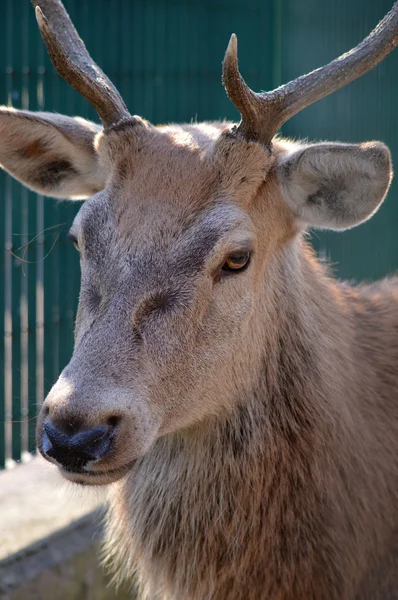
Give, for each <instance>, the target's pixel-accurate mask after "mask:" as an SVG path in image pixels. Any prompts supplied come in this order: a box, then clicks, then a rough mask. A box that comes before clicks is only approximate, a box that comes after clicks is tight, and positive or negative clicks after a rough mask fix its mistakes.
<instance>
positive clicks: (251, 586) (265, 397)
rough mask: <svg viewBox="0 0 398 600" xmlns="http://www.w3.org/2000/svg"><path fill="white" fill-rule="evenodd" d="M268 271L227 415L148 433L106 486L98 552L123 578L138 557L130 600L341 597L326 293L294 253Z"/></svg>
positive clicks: (340, 448) (336, 414) (338, 421)
mask: <svg viewBox="0 0 398 600" xmlns="http://www.w3.org/2000/svg"><path fill="white" fill-rule="evenodd" d="M277 268H278V269H279V273H278V278H279V281H281V282H282V283H281V285H280V287H279V288H278V289H276V288H274V289H273V291H272V298H271V297H269V298H267V303H268V304H267V306H268V309H267V310H268V316H271V322H272V323H273V324H274V326H273V328H272V329H271V328H270V327H269V326H268V327H267V330H266V331H267V334H266V335H265V336H264V337H265V342H264V345H263V346H264V353H263V356H262V359H261V361H260V367H259V369H258V373H257V378H256V380H255V381H254V382H253V385H252V387H251V389H250V390H249V391H248V393H247V394H246V395H245V397H242V398H241V399H240V401H239V402H238V403H237V405H236V409H235V410H234V411H233V412H232V413H231V414H229V415H228V416H224V417H222V418H219V419H217V420H216V419H212V420H211V421H209V422H203V423H202V424H201V425H200V426H196V427H194V428H192V429H191V430H185V431H184V432H182V433H179V434H175V435H170V436H165V437H164V438H162V439H160V440H159V441H158V442H157V443H156V444H155V446H154V447H153V449H152V450H151V451H150V452H149V454H148V455H147V456H146V457H145V458H144V459H142V460H141V461H140V462H139V463H137V465H136V468H135V469H134V470H133V471H132V472H131V474H130V475H129V477H128V478H126V479H125V480H123V481H122V482H120V483H118V484H116V485H115V486H114V489H113V494H114V501H112V511H111V513H110V519H109V522H110V531H111V544H110V547H109V550H110V552H111V554H113V555H116V557H117V561H118V562H119V563H124V565H125V569H126V571H127V573H126V574H127V575H131V571H133V570H134V567H135V565H137V564H138V566H139V572H140V575H141V577H142V581H143V591H142V597H146V596H145V594H147V596H148V597H152V596H154V597H157V596H156V594H155V590H159V589H162V590H166V591H165V595H164V598H187V599H188V598H194V599H196V598H217V599H221V600H223V599H224V598H225V600H226V599H227V598H234V599H236V600H243V599H245V600H250V598H251V597H250V593H251V592H248V590H253V596H252V597H253V600H254V599H257V598H258V597H259V590H261V594H262V595H263V597H270V598H271V597H276V596H277V597H281V598H283V597H285V595H284V593H286V597H295V598H310V597H325V598H326V597H328V596H327V595H325V593H324V592H325V589H327V588H328V587H330V586H331V588H332V589H334V590H335V591H336V593H337V596H336V597H341V598H342V597H345V593H346V591H347V590H346V589H345V588H344V577H343V574H344V572H345V571H347V569H351V567H352V565H351V564H350V562H349V561H348V560H347V557H346V555H344V553H343V552H342V546H343V544H345V547H346V548H347V546H349V542H347V540H344V537H347V534H346V533H344V528H346V527H347V521H349V517H348V515H347V514H346V511H345V508H344V507H345V506H346V505H347V498H346V497H344V496H345V495H346V494H347V488H346V485H345V484H344V481H345V480H347V479H349V477H350V473H349V469H350V468H351V467H347V465H350V464H351V456H350V454H349V443H348V442H349V441H350V439H349V434H348V431H346V430H345V426H344V424H343V423H344V422H345V420H344V413H345V411H346V410H347V409H346V407H345V403H344V401H343V400H342V399H341V396H340V395H339V393H338V391H337V389H336V384H334V388H333V386H332V381H333V367H332V366H331V362H332V361H331V353H333V352H334V351H335V346H334V339H333V334H332V333H333V332H332V331H330V335H329V336H327V340H326V342H324V343H323V344H322V342H321V341H320V340H322V339H324V338H325V332H327V331H328V329H326V330H325V327H328V326H327V323H329V322H330V319H329V320H326V319H325V316H324V314H323V313H322V304H323V303H324V301H325V299H326V297H327V296H328V303H329V304H328V310H329V317H330V311H332V319H333V311H334V312H335V313H336V314H337V312H338V310H339V309H338V299H337V298H333V295H334V294H337V292H336V291H335V290H334V289H331V288H330V287H329V286H328V285H327V281H326V278H324V279H322V278H321V279H319V273H315V271H316V269H317V267H316V266H315V265H314V264H312V261H311V260H310V259H308V258H307V257H305V256H304V258H303V259H302V260H301V263H300V265H299V269H297V265H296V266H295V268H294V269H292V273H290V270H289V269H288V268H287V267H285V268H284V270H283V273H281V267H280V266H279V267H277ZM300 271H301V274H302V278H300ZM304 271H306V273H304ZM297 273H298V275H297ZM311 273H313V276H312V277H311V276H310V275H311ZM304 275H305V281H306V282H307V283H306V286H304V285H303V284H302V281H303V279H304ZM281 276H282V277H281ZM319 282H320V283H319ZM314 292H315V293H316V294H317V295H316V300H314V299H313V298H314V296H313V294H314ZM270 312H272V313H273V314H272V315H270V314H269V313H270ZM308 314H310V315H311V318H310V319H308ZM329 327H330V326H329ZM337 338H338V336H336V339H337ZM333 394H334V395H333ZM332 399H333V402H334V404H333V402H332ZM333 406H334V408H333ZM357 466H358V465H356V467H357ZM347 469H348V470H347ZM342 479H343V481H342ZM351 500H352V499H351ZM353 502H354V501H353ZM354 505H355V502H354ZM347 510H348V508H347ZM332 522H333V523H334V524H333V527H334V528H335V530H334V534H333V535H336V536H339V535H340V536H341V539H340V540H339V541H337V540H333V543H332V542H331V539H330V536H331V533H330V528H331V523H332ZM132 540H133V544H132ZM132 547H133V550H132V551H131V548H132ZM126 553H127V556H128V557H129V559H130V561H131V562H130V563H129V562H128V561H126ZM265 565H266V567H265ZM347 580H348V577H347ZM351 580H352V578H351ZM283 590H284V592H283ZM339 591H340V592H341V594H340V596H339V595H338V593H339ZM289 594H290V595H289Z"/></svg>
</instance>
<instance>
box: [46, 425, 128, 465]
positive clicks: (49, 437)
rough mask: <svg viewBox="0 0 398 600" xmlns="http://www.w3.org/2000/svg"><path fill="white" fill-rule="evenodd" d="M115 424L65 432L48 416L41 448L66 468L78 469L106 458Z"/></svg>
mask: <svg viewBox="0 0 398 600" xmlns="http://www.w3.org/2000/svg"><path fill="white" fill-rule="evenodd" d="M115 427H116V426H115V424H114V423H112V424H110V423H109V422H108V424H106V425H100V426H98V427H94V428H93V429H80V430H73V431H72V432H71V433H65V431H67V429H66V428H65V430H64V431H62V430H60V429H58V428H57V427H55V426H54V424H53V423H52V422H51V419H50V418H49V417H48V418H47V419H46V420H45V421H44V425H43V432H42V445H41V450H42V453H43V454H44V455H45V456H49V457H51V458H55V460H56V461H57V462H58V463H59V464H61V465H62V466H63V467H65V468H66V469H72V470H74V471H78V470H80V469H81V468H83V467H84V466H85V465H86V464H87V462H88V461H90V460H98V459H99V458H104V457H105V456H106V455H107V454H108V452H109V450H110V449H111V446H112V440H113V437H114V433H115Z"/></svg>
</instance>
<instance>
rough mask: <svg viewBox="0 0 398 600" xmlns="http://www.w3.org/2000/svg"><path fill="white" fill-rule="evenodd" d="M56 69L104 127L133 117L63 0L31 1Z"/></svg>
mask: <svg viewBox="0 0 398 600" xmlns="http://www.w3.org/2000/svg"><path fill="white" fill-rule="evenodd" d="M32 3H33V5H34V6H35V10H36V19H37V22H38V25H39V28H40V32H41V35H42V37H43V40H44V42H45V44H46V46H47V50H48V53H49V55H50V58H51V62H52V63H53V65H54V67H55V69H56V70H57V72H58V73H59V75H61V77H63V78H64V79H65V81H67V82H68V83H69V84H70V85H71V86H72V87H74V88H75V89H76V90H77V91H78V92H79V93H80V94H81V95H82V96H83V97H84V98H85V99H86V100H87V101H88V102H89V103H90V104H91V105H92V106H93V107H94V108H95V110H96V111H97V113H98V115H99V117H100V119H101V121H102V123H103V125H104V127H105V128H106V127H109V126H110V125H112V124H114V123H116V122H117V121H120V120H121V119H125V118H128V117H129V116H130V114H129V111H128V110H127V108H126V105H125V103H124V102H123V99H122V97H121V96H120V94H119V92H118V91H117V89H116V88H115V86H114V85H113V83H112V82H111V81H110V80H109V79H108V77H107V76H106V75H105V73H104V72H103V71H102V70H101V69H100V68H99V67H98V65H97V64H96V63H95V62H94V61H93V60H92V58H91V57H90V55H89V53H88V52H87V50H86V47H85V45H84V42H83V41H82V40H81V38H80V37H79V34H78V33H77V31H76V29H75V27H74V25H73V23H72V21H71V20H70V18H69V15H68V13H67V12H66V10H65V7H64V5H63V4H62V2H61V0H32Z"/></svg>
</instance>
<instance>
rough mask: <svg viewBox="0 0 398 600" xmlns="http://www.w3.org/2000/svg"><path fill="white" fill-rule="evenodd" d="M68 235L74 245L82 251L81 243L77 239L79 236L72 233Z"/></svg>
mask: <svg viewBox="0 0 398 600" xmlns="http://www.w3.org/2000/svg"><path fill="white" fill-rule="evenodd" d="M68 237H69V239H70V241H71V242H72V244H73V245H74V247H75V248H76V250H77V251H78V252H80V250H79V243H78V241H77V237H76V236H74V235H71V234H69V235H68Z"/></svg>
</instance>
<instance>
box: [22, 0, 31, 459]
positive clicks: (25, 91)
mask: <svg viewBox="0 0 398 600" xmlns="http://www.w3.org/2000/svg"><path fill="white" fill-rule="evenodd" d="M28 8H29V9H30V6H28V5H27V4H24V14H23V20H22V26H23V36H22V108H23V109H25V110H28V109H29V53H28V48H29V27H28V11H27V9H28ZM21 201H22V211H21V216H22V227H21V248H23V249H24V252H25V249H26V247H27V244H28V222H29V206H28V190H27V189H26V188H25V187H23V188H22V190H21ZM25 254H26V253H25ZM28 257H29V255H28ZM28 275H29V260H27V261H25V262H23V264H22V268H21V300H20V314H21V359H20V360H21V380H20V385H21V421H22V426H21V458H22V459H24V460H27V459H28V457H30V454H29V428H28V418H29V396H28V394H29V385H28V384H29V379H28V378H29V372H28V343H29V334H28V321H29V303H28V282H29V279H28Z"/></svg>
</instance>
